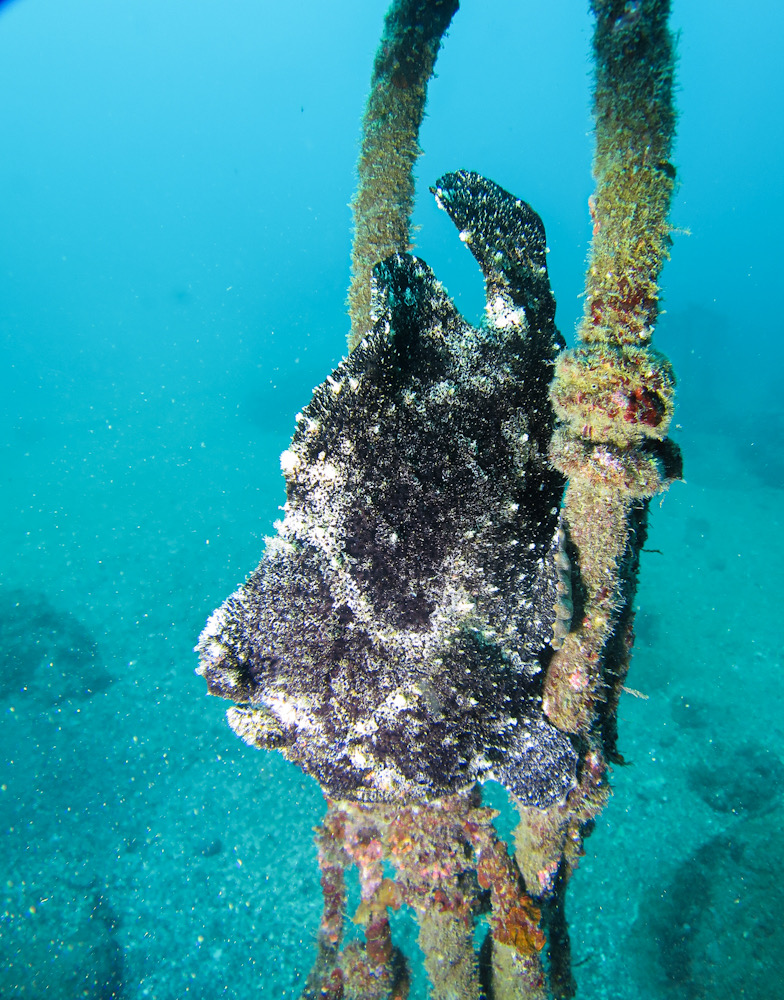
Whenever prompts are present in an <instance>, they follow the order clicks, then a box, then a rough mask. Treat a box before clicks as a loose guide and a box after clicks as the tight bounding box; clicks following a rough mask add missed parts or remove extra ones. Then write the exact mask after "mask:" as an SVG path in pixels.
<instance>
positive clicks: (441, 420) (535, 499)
mask: <svg viewBox="0 0 784 1000" xmlns="http://www.w3.org/2000/svg"><path fill="white" fill-rule="evenodd" d="M432 191H433V194H434V195H435V197H436V200H437V202H438V204H439V206H440V207H441V208H443V209H445V210H446V212H447V213H448V214H449V216H450V217H451V218H452V220H453V221H454V223H455V225H456V226H457V227H458V230H459V232H460V239H461V240H462V241H463V242H464V243H466V244H467V246H468V247H469V249H470V250H471V252H472V253H473V255H474V257H475V258H476V260H477V261H478V263H479V265H480V267H481V269H482V272H483V274H484V278H485V285H486V299H487V304H486V309H485V318H484V320H483V321H482V323H481V324H480V325H479V326H478V327H475V326H472V325H471V324H469V323H468V322H467V321H466V320H465V319H463V317H462V316H461V315H460V314H459V312H458V311H457V309H456V307H455V305H454V303H453V302H452V300H451V299H450V298H449V296H448V295H447V293H446V291H445V290H444V288H443V287H442V285H441V284H440V283H439V282H438V280H437V279H436V277H435V276H434V274H433V272H432V271H431V270H430V268H429V267H428V266H427V264H425V263H424V261H422V260H419V259H418V258H416V257H414V256H411V255H409V254H395V255H394V256H392V257H389V258H388V259H386V260H384V261H382V262H381V263H379V264H378V265H377V266H376V268H375V270H374V274H373V288H372V302H373V326H372V329H370V330H369V331H368V332H367V335H366V336H365V338H364V340H363V341H362V342H361V344H359V345H358V346H357V347H356V349H355V350H354V351H353V352H352V353H351V354H350V355H349V357H348V358H346V359H345V360H344V361H342V362H341V364H340V365H338V367H337V368H336V369H335V370H334V371H333V372H332V374H331V375H329V376H328V377H327V379H326V381H325V382H323V383H322V384H321V385H320V386H318V388H317V389H315V391H314V393H313V398H312V399H311V401H310V403H309V404H308V405H307V406H306V407H305V408H304V409H303V410H302V412H301V413H299V414H298V415H297V417H296V430H295V433H294V436H293V438H292V441H291V444H290V446H289V448H288V449H287V450H286V451H284V453H283V455H282V456H281V466H282V469H283V473H284V476H285V479H286V494H287V500H286V504H285V507H284V508H283V509H284V512H285V516H284V517H283V519H282V520H281V521H279V522H277V523H276V529H277V533H276V534H275V535H274V536H273V537H272V538H268V539H267V541H266V548H265V552H264V555H263V557H262V560H261V563H260V564H259V566H258V568H257V569H256V570H255V571H254V572H253V573H252V574H251V575H250V576H249V577H248V579H247V580H246V582H245V583H244V584H243V585H242V586H241V587H240V588H239V589H238V590H237V591H235V593H233V594H232V595H231V596H230V597H229V598H228V599H227V600H226V601H225V602H224V603H223V604H222V605H221V606H220V607H219V608H218V609H217V610H216V611H215V612H214V613H213V614H212V616H211V617H210V619H209V621H208V622H207V625H206V627H205V629H204V631H203V632H202V634H201V637H200V639H199V644H198V647H197V650H198V652H199V654H200V665H199V667H198V672H199V673H200V674H201V675H202V676H203V677H204V678H205V680H206V681H207V685H208V688H209V691H210V693H211V694H214V695H220V696H221V697H223V698H226V699H228V700H229V701H232V702H234V703H235V704H234V706H233V707H231V708H230V709H229V711H228V721H229V724H230V725H231V727H232V729H234V731H235V732H236V733H237V734H238V735H239V736H240V737H241V738H242V739H243V740H245V742H246V743H248V744H250V745H251V746H255V747H262V748H274V749H277V750H279V751H280V752H281V753H282V754H283V755H284V756H285V757H287V758H288V759H289V760H291V761H293V762H294V763H296V764H298V765H299V766H300V767H301V768H302V769H303V770H304V771H305V772H307V773H308V774H311V775H312V776H313V777H315V778H316V779H317V780H318V782H319V783H320V785H321V787H322V789H323V790H324V792H325V794H327V795H328V796H329V797H331V798H339V799H353V800H359V801H366V802H373V801H392V800H396V801H400V800H403V801H407V800H423V799H433V798H436V797H438V796H442V795H446V794H451V793H454V792H456V791H458V790H460V789H463V788H466V787H467V786H469V785H470V784H471V783H473V782H475V781H477V780H479V781H483V780H487V779H494V780H496V781H499V782H500V783H501V784H503V785H504V786H505V787H506V788H507V789H508V790H509V791H510V792H511V793H512V794H513V795H515V796H516V797H517V798H518V799H519V800H521V801H522V803H523V804H525V805H530V806H539V807H544V806H548V805H551V804H553V803H555V802H558V801H561V800H563V799H564V798H565V796H566V795H567V794H568V792H569V791H570V789H571V788H573V787H574V785H575V783H576V780H577V777H576V775H577V769H578V763H579V757H580V754H579V748H578V747H577V746H576V744H575V743H573V741H572V739H571V738H570V737H569V736H567V735H566V734H564V733H562V732H560V731H559V730H558V729H556V728H555V727H554V726H553V725H552V724H551V723H550V722H549V721H548V719H547V718H546V716H545V714H544V712H543V710H542V701H541V688H542V681H543V676H544V669H545V667H546V665H547V662H548V660H549V657H550V656H551V655H552V651H553V649H554V648H557V646H558V645H559V642H560V640H561V639H562V637H563V635H564V634H565V632H566V631H567V630H568V628H569V618H570V613H571V602H570V586H569V562H568V559H567V558H566V556H565V555H564V553H563V535H562V532H561V530H560V527H559V517H560V515H559V510H560V502H561V497H562V492H563V488H564V481H563V478H562V477H561V475H560V474H559V473H558V472H557V471H555V470H554V469H553V468H552V466H551V465H550V464H549V462H548V458H547V452H548V444H549V441H550V437H551V434H552V431H553V422H554V418H553V413H552V410H551V407H550V403H549V400H548V386H549V383H550V380H551V377H552V369H553V362H554V359H555V356H556V354H557V352H558V351H559V350H560V348H561V347H562V346H563V341H562V340H561V337H560V334H559V333H558V331H557V330H556V327H555V299H554V297H553V294H552V292H551V290H550V284H549V280H548V276H547V265H546V257H545V254H546V246H545V234H544V228H543V226H542V222H541V220H540V218H539V216H538V215H537V214H536V213H535V212H534V211H533V210H532V209H531V208H530V207H529V206H528V205H527V204H526V203H525V202H523V201H521V200H519V199H518V198H515V197H514V196H513V195H511V194H509V193H508V192H507V191H504V190H503V189H502V188H500V187H498V186H497V185H496V184H494V183H493V182H492V181H489V180H486V179H485V178H483V177H481V176H479V175H478V174H475V173H470V172H467V171H460V172H457V173H453V174H447V175H446V176H444V177H442V178H441V179H440V180H439V181H438V182H437V184H436V185H435V187H434V188H433V189H432Z"/></svg>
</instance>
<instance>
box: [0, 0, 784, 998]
mask: <svg viewBox="0 0 784 1000" xmlns="http://www.w3.org/2000/svg"><path fill="white" fill-rule="evenodd" d="M385 6H386V3H385V2H383V0H344V2H342V3H341V4H335V5H333V4H324V3H322V2H319V0H303V2H302V3H299V4H296V5H294V4H291V5H278V4H272V3H268V2H264V0H263V2H261V3H259V2H255V3H254V2H251V0H234V2H233V3H231V4H221V5H218V4H214V3H209V2H207V0H187V2H186V0H136V2H135V3H134V4H132V5H129V4H121V3H119V2H116V0H15V2H12V3H9V4H2V5H0V137H2V156H0V344H1V345H2V352H3V355H2V366H1V367H0V379H2V391H1V392H0V406H1V407H2V421H1V422H0V445H1V446H2V449H3V450H2V454H3V458H4V461H3V465H2V475H3V488H2V491H1V492H0V508H1V511H2V513H1V519H2V525H3V530H2V533H0V559H1V561H0V572H1V573H2V584H1V585H0V632H1V633H2V650H3V656H4V659H3V666H2V674H0V713H2V728H0V748H1V750H0V765H1V766H2V780H1V784H2V791H1V792H0V857H1V858H2V867H1V868H0V872H1V873H2V880H0V888H2V891H3V894H4V898H3V903H2V907H0V996H3V997H5V996H16V995H19V996H33V997H39V996H41V997H44V996H45V997H52V998H53V997H69V998H71V997H76V996H88V997H109V996H112V995H114V996H116V997H123V998H128V1000H132V998H133V1000H135V998H137V997H138V998H142V997H149V998H158V1000H174V998H180V997H199V998H201V997H203V998H205V1000H206V998H212V997H215V996H225V997H232V998H238V1000H240V998H242V1000H244V998H247V997H250V996H261V997H265V998H266V997H270V998H277V997H296V996H298V990H299V989H301V986H302V982H303V977H304V976H305V975H306V973H307V970H308V968H309V965H310V962H311V958H312V954H313V947H312V946H313V942H314V939H315V931H316V928H317V925H318V919H319V912H320V898H319V885H318V870H317V867H316V864H315V853H314V850H313V848H312V844H311V839H312V833H311V831H312V827H313V826H314V825H316V824H317V823H318V822H319V817H320V816H321V814H322V811H323V803H322V799H321V795H320V793H319V791H318V788H317V787H316V786H315V784H314V783H313V782H312V781H311V780H310V779H307V778H305V777H304V776H303V775H301V774H300V772H299V771H297V770H296V769H295V768H293V767H292V766H291V765H288V764H286V763H285V762H284V761H283V760H282V759H280V758H278V757H277V756H274V755H265V754H261V753H258V752H253V751H251V750H249V749H248V748H246V747H245V746H244V745H243V744H241V743H240V742H239V741H238V740H237V739H236V738H235V737H234V736H233V735H232V733H231V731H230V730H229V729H228V727H227V726H226V725H225V722H224V719H223V710H224V706H223V705H222V704H219V703H218V702H217V700H213V699H208V698H207V697H206V696H205V690H204V682H203V681H202V680H201V679H200V678H198V677H196V676H194V674H193V668H194V666H195V657H194V655H193V653H192V647H193V645H194V643H195V641H196V638H197V636H198V634H199V632H200V630H201V628H202V626H203V624H204V621H205V618H206V617H207V615H208V614H209V613H210V612H211V611H212V609H213V608H214V607H216V606H217V605H218V604H219V603H220V601H222V600H223V598H224V597H225V596H226V595H227V594H228V593H229V592H230V591H231V590H232V589H233V588H234V587H235V586H236V585H237V584H238V583H239V582H241V581H242V579H243V578H244V576H245V574H246V573H247V572H248V571H250V570H251V569H252V568H253V567H254V566H255V565H256V563H257V562H258V559H259V556H260V553H261V550H262V546H263V538H264V536H265V534H267V533H270V532H271V531H272V530H273V529H272V524H273V521H274V520H275V518H276V517H277V516H278V506H279V505H280V504H281V503H282V502H283V484H282V478H281V476H280V473H279V463H278V456H279V454H280V452H281V451H282V450H283V449H284V448H285V447H286V445H287V442H288V438H289V435H290V433H291V430H292V428H293V416H294V414H295V413H296V412H297V411H298V410H299V409H300V408H301V407H302V406H303V404H304V403H306V402H307V400H308V398H309V396H310V392H311V390H312V388H313V386H314V385H316V384H317V383H318V382H320V381H321V380H322V379H323V378H324V377H325V376H326V375H327V374H328V372H329V371H330V370H331V368H332V367H333V366H334V365H335V364H336V363H337V362H338V361H339V359H340V357H341V355H342V353H343V351H344V344H345V335H346V332H347V319H346V316H345V310H344V299H345V293H346V287H347V283H348V256H349V249H350V239H351V233H350V216H349V211H348V208H347V203H348V202H349V200H350V198H351V195H352V190H353V183H354V181H353V178H354V174H353V170H354V162H355V158H356V150H357V140H358V133H359V128H358V123H359V118H360V115H361V111H362V107H363V103H364V95H365V88H366V86H367V81H368V79H369V76H370V67H371V62H372V57H373V52H374V50H375V46H376V41H377V38H378V35H379V32H380V25H381V20H382V17H383V12H384V9H385ZM540 6H541V5H540ZM551 6H554V5H551ZM528 7H530V10H528V9H527V8H528ZM718 7H720V9H717V8H718ZM535 8H536V5H533V4H531V5H525V6H523V5H518V4H515V3H512V2H511V0H482V3H481V4H480V3H478V2H474V3H472V2H471V0H465V2H464V4H463V9H462V10H461V11H460V12H459V14H458V15H457V17H456V19H455V21H454V24H453V27H452V29H451V31H450V34H449V37H448V39H447V41H446V45H445V47H444V49H443V51H442V53H441V56H440V57H439V63H438V77H437V79H436V80H435V81H434V82H433V83H432V85H431V98H430V102H429V116H428V118H427V120H426V122H425V126H424V128H423V133H422V145H423V147H424V149H425V151H426V152H425V156H424V157H423V158H422V159H421V161H420V164H419V176H420V178H421V183H420V188H421V193H420V198H419V202H418V205H417V213H416V222H417V224H418V225H419V227H420V229H419V231H418V233H417V249H418V252H419V253H420V255H421V256H423V257H424V258H425V259H426V260H427V261H428V263H430V264H431V265H432V266H433V268H434V269H435V271H436V272H437V273H438V275H439V276H440V277H441V279H442V280H443V281H444V282H445V284H446V285H447V287H448V288H449V290H450V292H451V293H452V295H453V296H454V297H455V299H456V301H457V302H458V304H459V306H460V307H461V309H463V311H464V312H465V314H466V315H467V316H468V317H469V318H472V319H475V318H476V317H477V316H478V314H479V312H480V310H481V305H482V289H481V281H480V277H479V273H478V271H477V270H476V268H475V265H474V263H473V260H472V259H471V257H470V255H469V254H468V253H467V252H466V250H465V248H464V247H462V246H461V245H460V243H459V241H457V240H455V238H454V233H453V231H452V228H451V224H450V222H449V220H448V219H447V218H446V216H445V214H444V213H439V212H437V211H436V209H435V208H434V207H433V205H432V204H431V202H430V197H429V195H428V193H427V185H428V184H429V183H432V182H433V180H435V178H436V177H438V176H440V175H441V174H442V173H444V172H445V171H447V170H451V169H454V168H456V167H467V168H470V169H474V170H478V171H480V172H482V173H484V174H485V175H487V176H489V177H492V178H493V179H494V180H496V181H497V182H498V183H500V184H502V185H503V186H504V187H506V188H508V189H509V190H512V191H514V192H515V193H516V194H518V195H520V196H521V197H524V198H525V199H526V200H528V201H529V202H531V204H532V205H533V206H534V207H535V208H536V209H537V211H538V212H539V213H540V214H541V215H542V217H543V219H544V221H545V225H546V227H547V232H548V240H549V245H550V248H551V253H550V258H549V263H550V271H551V279H552V283H553V287H554V289H555V293H556V296H557V298H558V315H557V319H558V323H559V326H560V328H561V329H562V331H563V332H564V333H565V335H566V336H567V337H568V338H569V337H571V336H572V333H573V330H574V326H575V323H576V321H577V318H578V316H579V314H580V309H581V302H580V299H579V294H580V291H581V289H582V284H583V281H582V275H583V269H584V264H585V258H586V254H587V249H588V239H589V235H590V227H589V220H588V212H587V199H588V195H589V194H590V191H591V178H590V156H591V148H590V137H589V135H588V133H589V131H590V118H589V100H590V95H589V62H588V48H589V41H590V21H589V19H588V16H587V14H586V13H585V11H584V10H583V9H582V5H581V4H578V3H568V4H559V5H557V8H558V9H557V10H552V11H550V12H549V13H547V14H545V13H542V12H538V11H537V9H535ZM675 8H676V9H675V12H674V17H673V23H674V26H675V27H676V28H678V29H680V30H681V31H682V36H681V42H680V57H681V58H680V67H679V83H680V92H679V95H678V102H679V107H680V110H681V119H680V126H679V140H678V145H677V149H676V155H675V161H676V163H677V166H678V171H679V180H680V182H681V186H680V188H679V190H678V193H677V197H676V201H675V205H674V210H673V218H674V221H675V224H676V225H678V226H679V227H681V228H682V229H683V230H689V234H688V235H687V234H686V233H685V232H684V234H682V235H679V236H677V237H676V239H675V245H674V248H673V258H672V261H671V263H670V264H668V265H667V267H666V269H665V272H664V276H663V283H664V290H665V296H666V303H665V306H666V310H667V312H666V315H664V316H663V317H662V319H661V322H660V326H659V330H658V331H657V340H656V343H657V346H658V347H659V348H660V349H661V350H663V351H665V352H666V353H668V354H669V355H670V357H671V358H672V360H673V362H674V364H675V367H676V371H677V373H678V375H679V379H680V390H679V409H678V415H677V418H676V420H677V422H678V424H679V427H678V429H677V431H676V432H675V435H674V436H675V437H676V438H677V439H678V441H679V442H680V443H681V445H682V447H683V450H684V453H685V461H686V483H685V484H676V485H675V486H674V487H673V488H672V490H671V491H670V492H669V493H668V494H667V495H666V496H665V497H664V499H663V501H662V503H661V505H660V506H659V505H658V502H657V503H655V504H654V509H653V511H652V517H651V534H650V538H649V541H648V543H647V547H648V549H650V550H652V551H650V552H647V553H646V554H644V556H643V565H642V576H641V585H640V591H639V595H638V604H639V613H638V629H637V646H636V652H635V657H634V662H633V666H632V672H631V674H630V677H629V682H628V683H629V685H630V686H631V687H633V688H635V689H636V690H638V691H639V692H641V693H642V694H644V695H645V696H646V697H645V698H636V697H633V696H631V695H630V696H628V697H626V698H625V699H624V700H623V701H622V703H621V714H620V734H621V739H620V746H621V749H622V751H623V752H624V754H625V756H626V757H627V759H628V760H629V761H630V764H631V766H629V767H627V768H622V769H617V770H616V773H615V775H614V787H615V794H614V796H613V798H612V800H611V802H610V804H609V806H608V808H607V809H606V810H605V812H604V813H603V814H602V816H601V817H600V818H599V821H598V823H597V828H596V831H595V833H594V834H593V836H592V837H591V838H590V839H589V840H588V841H587V842H586V857H585V858H584V860H583V863H582V865H581V867H580V869H579V870H578V872H577V874H576V875H575V877H574V880H573V884H572V886H571V889H570V898H569V916H570V920H571V923H572V932H573V941H574V951H575V963H576V966H577V968H576V973H577V976H578V980H579V983H580V995H581V996H584V997H586V998H597V997H607V998H614V1000H631V998H636V997H646V998H647V997H650V998H653V1000H659V998H662V1000H669V998H671V997H686V998H691V997H701V996H703V995H709V996H711V997H712V998H713V997H718V998H724V997H727V998H729V997H735V996H738V995H744V996H746V997H749V998H757V997H760V998H761V997H763V996H764V997H766V998H770V997H775V996H776V995H780V994H784V971H783V968H782V958H781V955H782V954H784V941H783V940H782V931H781V926H780V920H779V914H780V911H781V909H782V905H784V898H783V896H782V890H781V887H780V885H779V884H778V883H779V881H780V879H779V876H778V873H777V871H776V859H777V857H778V854H779V852H780V851H781V849H782V847H784V843H783V842H782V840H783V835H782V833H781V830H782V829H783V828H784V826H783V825H782V823H783V821H784V803H782V796H781V787H782V783H781V763H782V760H781V756H782V751H781V745H782V737H783V736H784V705H783V704H782V701H783V699H782V694H781V681H780V677H781V642H780V635H779V633H780V624H779V623H780V619H781V612H780V608H779V601H780V591H781V582H782V575H781V563H782V543H781V538H782V524H781V521H782V504H781V499H782V489H783V488H784V450H783V449H782V444H781V441H782V433H783V432H784V416H782V408H781V391H780V377H781V363H782V352H781V334H782V332H783V331H782V320H781V313H780V309H779V302H778V298H777V292H778V290H779V288H780V274H781V267H782V263H784V260H783V259H782V258H783V257H784V255H783V254H782V250H781V243H780V236H779V234H780V233H781V231H782V228H783V225H782V224H783V223H784V218H783V216H784V210H783V206H782V194H781V185H780V173H781V168H782V147H783V146H784V136H783V134H782V132H783V126H782V118H781V114H780V106H781V101H782V97H784V87H783V86H782V84H783V82H784V75H783V74H782V69H781V62H780V58H779V48H780V45H781V42H782V37H783V36H784V30H783V29H784V18H783V17H782V13H781V11H780V8H779V7H778V6H777V5H774V4H773V3H772V2H769V3H763V4H760V5H756V6H755V8H754V13H753V16H751V15H750V14H749V12H748V8H747V7H746V6H742V5H741V4H740V3H739V2H738V0H729V2H727V3H723V4H721V5H715V4H709V3H707V2H706V0H690V2H689V3H686V2H685V0H684V2H683V3H680V4H678V2H677V0H675ZM489 795H490V797H491V798H493V797H497V794H496V790H493V789H489ZM403 933H405V928H403ZM42 970H43V971H42ZM36 977H37V982H38V983H39V986H38V987H37V988H34V987H33V986H32V985H31V984H32V983H33V981H34V980H35V979H36ZM42 983H43V984H44V986H45V987H46V988H45V989H44V988H43V986H41V985H40V984H42ZM741 988H742V989H743V990H744V991H745V992H743V993H741V992H740V990H741ZM425 995H426V987H425V986H424V984H423V983H422V982H421V981H417V982H416V984H415V989H414V991H413V993H412V996H415V997H424V996H425Z"/></svg>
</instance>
